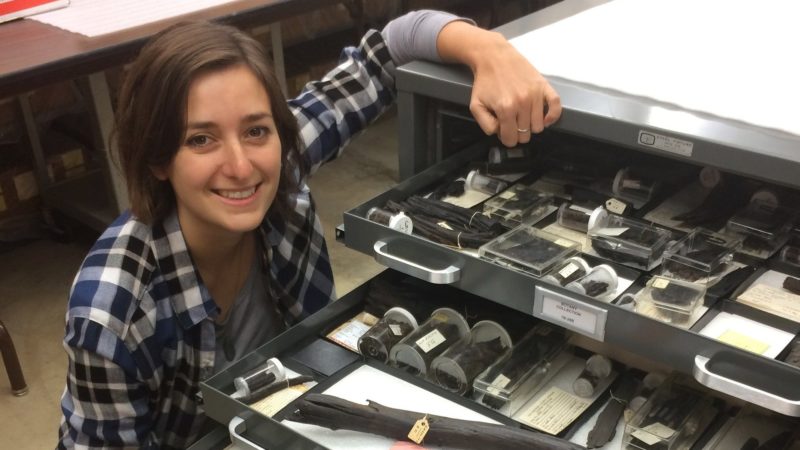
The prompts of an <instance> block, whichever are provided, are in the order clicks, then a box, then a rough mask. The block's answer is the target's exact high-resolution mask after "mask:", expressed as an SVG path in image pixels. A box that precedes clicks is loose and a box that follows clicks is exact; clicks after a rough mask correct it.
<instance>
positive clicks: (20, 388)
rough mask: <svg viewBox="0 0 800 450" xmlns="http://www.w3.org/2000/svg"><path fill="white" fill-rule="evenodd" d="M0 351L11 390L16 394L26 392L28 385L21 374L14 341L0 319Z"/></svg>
mask: <svg viewBox="0 0 800 450" xmlns="http://www.w3.org/2000/svg"><path fill="white" fill-rule="evenodd" d="M0 352H1V353H2V354H3V364H5V366H6V372H8V380H9V381H10V382H11V392H12V393H13V394H14V395H16V396H22V395H25V394H27V393H28V385H27V384H25V377H24V376H23V375H22V366H20V365H19V358H17V351H16V350H15V349H14V342H13V341H12V340H11V335H10V334H8V330H7V329H6V326H5V325H4V324H3V322H2V321H0Z"/></svg>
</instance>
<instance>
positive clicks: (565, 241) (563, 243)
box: [556, 239, 574, 247]
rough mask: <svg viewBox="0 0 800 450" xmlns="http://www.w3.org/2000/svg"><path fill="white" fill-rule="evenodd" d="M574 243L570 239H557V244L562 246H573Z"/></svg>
mask: <svg viewBox="0 0 800 450" xmlns="http://www.w3.org/2000/svg"><path fill="white" fill-rule="evenodd" d="M572 244H574V242H572V241H570V240H569V239H556V245H560V246H561V247H571V246H572Z"/></svg>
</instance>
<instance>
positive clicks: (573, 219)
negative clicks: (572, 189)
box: [556, 203, 608, 233]
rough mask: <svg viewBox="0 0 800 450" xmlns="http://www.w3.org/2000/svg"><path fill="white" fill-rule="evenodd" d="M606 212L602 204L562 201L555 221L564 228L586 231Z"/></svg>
mask: <svg viewBox="0 0 800 450" xmlns="http://www.w3.org/2000/svg"><path fill="white" fill-rule="evenodd" d="M606 214H608V212H607V211H606V209H605V208H604V207H602V206H597V207H591V206H581V205H576V204H573V203H563V204H562V205H561V206H560V207H559V208H558V215H557V216H556V222H557V223H558V224H559V225H561V226H562V227H564V228H569V229H570V230H575V231H580V232H582V233H586V232H587V231H589V228H592V227H593V226H594V225H595V224H596V223H597V222H598V221H600V220H602V219H603V216H605V215H606Z"/></svg>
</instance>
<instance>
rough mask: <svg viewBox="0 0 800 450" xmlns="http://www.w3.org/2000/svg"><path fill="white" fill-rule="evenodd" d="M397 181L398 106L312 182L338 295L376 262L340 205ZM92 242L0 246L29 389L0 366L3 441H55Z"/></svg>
mask: <svg viewBox="0 0 800 450" xmlns="http://www.w3.org/2000/svg"><path fill="white" fill-rule="evenodd" d="M396 182H397V132H396V127H395V114H394V113H393V112H392V113H388V114H387V115H385V116H384V117H383V118H381V119H380V120H379V122H378V123H376V124H375V125H373V126H372V127H371V128H369V129H368V130H367V131H366V132H365V133H364V134H362V135H360V136H358V137H357V138H356V139H354V140H353V142H352V143H351V144H350V146H349V148H348V149H347V150H346V151H345V152H344V154H343V155H342V157H341V158H339V159H338V160H336V161H334V162H332V163H330V164H328V165H326V166H325V167H323V168H322V169H321V170H320V171H319V172H318V173H317V174H316V175H315V176H314V178H313V180H312V183H311V187H312V192H314V195H315V198H316V201H317V207H318V210H319V211H320V215H321V216H322V221H323V223H324V224H325V234H326V237H327V240H328V247H329V250H330V253H331V258H332V261H333V269H334V276H335V279H336V285H337V292H338V294H339V295H340V296H341V295H343V294H345V293H347V292H349V291H350V290H352V289H353V288H354V287H356V286H358V285H359V284H361V283H362V282H364V281H366V280H367V279H369V278H371V277H373V276H374V275H375V274H377V273H378V272H379V271H380V270H381V266H379V265H378V264H377V263H375V262H374V260H373V259H372V258H371V257H369V256H366V255H363V254H360V253H357V252H355V251H352V250H349V249H347V248H346V247H344V245H343V244H340V243H338V242H336V241H335V239H334V228H335V227H336V225H338V224H339V223H341V222H342V212H344V211H346V210H348V209H350V208H352V207H354V206H356V205H358V204H360V203H362V202H363V201H366V200H368V199H369V198H371V197H373V196H374V195H375V194H377V193H379V192H382V191H384V190H386V189H387V188H389V187H391V186H392V185H394V184H395V183H396ZM90 246H91V242H88V241H86V242H72V243H69V244H60V243H56V242H53V241H45V240H41V241H35V242H32V243H30V244H26V245H23V246H20V247H17V248H15V249H13V250H9V251H6V252H4V253H0V320H2V321H3V322H4V323H5V325H6V327H7V328H8V330H9V332H10V333H11V336H12V338H13V340H14V345H15V347H16V349H17V353H18V354H19V358H20V361H21V364H22V369H23V372H24V374H25V379H26V381H27V384H28V386H29V392H28V394H27V395H25V396H22V397H14V396H13V395H12V394H11V386H10V383H9V381H8V377H7V376H6V372H5V368H4V367H2V366H0V448H3V449H45V448H53V447H54V445H55V443H56V437H57V428H58V423H59V420H60V417H61V412H60V409H59V399H60V397H61V392H62V391H63V389H64V377H65V374H66V364H67V359H66V354H65V353H64V350H63V348H62V347H61V340H62V338H63V334H64V312H65V305H66V300H67V294H68V290H69V286H70V284H71V282H72V279H73V277H74V275H75V271H76V270H77V268H78V267H79V265H80V263H81V261H82V259H83V257H84V255H85V253H86V252H87V250H88V249H89V247H90Z"/></svg>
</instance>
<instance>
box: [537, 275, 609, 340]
mask: <svg viewBox="0 0 800 450" xmlns="http://www.w3.org/2000/svg"><path fill="white" fill-rule="evenodd" d="M533 315H534V316H536V317H539V318H541V319H545V320H547V321H549V322H552V323H555V324H557V325H561V326H563V327H566V328H569V329H570V330H573V331H577V332H579V333H582V334H585V335H587V336H589V337H592V338H594V339H598V340H600V341H602V340H603V339H604V338H605V330H606V315H607V311H606V310H605V309H602V308H598V307H596V306H592V305H588V304H586V303H584V302H582V301H580V300H576V299H574V298H571V297H567V296H565V295H562V294H559V293H557V292H553V291H551V290H549V289H547V288H544V287H542V286H536V291H535V294H534V300H533Z"/></svg>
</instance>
